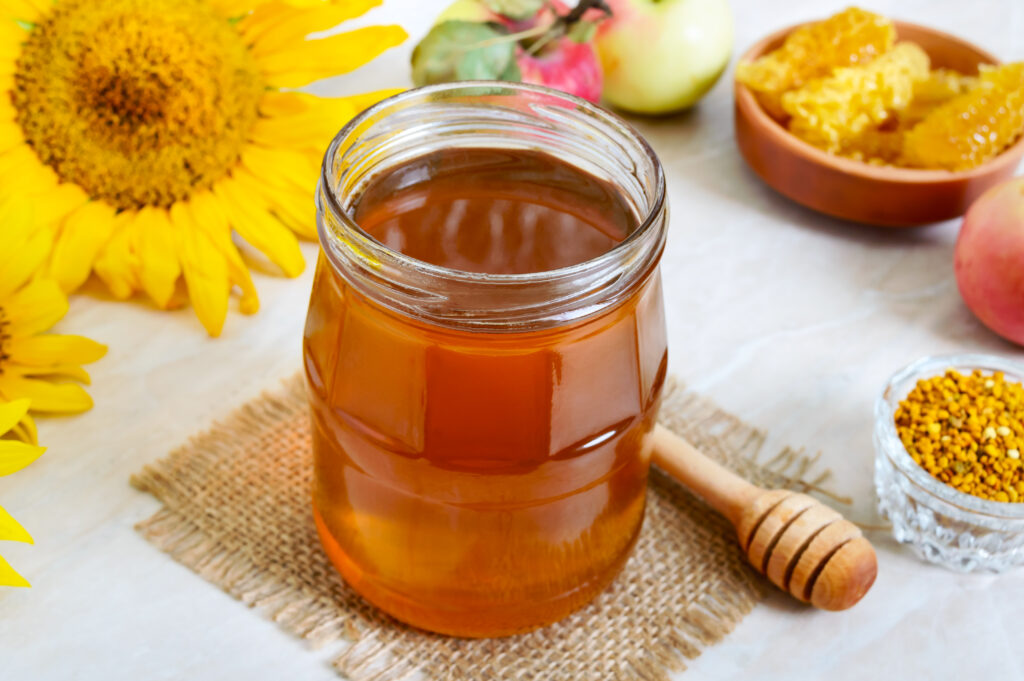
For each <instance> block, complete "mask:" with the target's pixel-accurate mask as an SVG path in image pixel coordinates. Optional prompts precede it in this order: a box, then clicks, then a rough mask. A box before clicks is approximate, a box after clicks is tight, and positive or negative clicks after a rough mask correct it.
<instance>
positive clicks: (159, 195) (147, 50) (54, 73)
mask: <svg viewBox="0 0 1024 681" xmlns="http://www.w3.org/2000/svg"><path fill="white" fill-rule="evenodd" d="M263 90H264V83H263V80H262V78H261V76H260V73H259V69H258V68H257V66H256V63H255V61H254V59H253V57H252V55H251V54H250V52H249V51H248V49H247V48H246V46H245V45H244V44H243V42H242V40H241V38H240V36H239V35H238V33H237V32H236V31H235V30H234V29H233V28H232V27H231V26H230V25H229V24H228V22H227V21H225V20H224V19H223V18H222V17H220V16H218V15H217V14H215V13H214V11H213V10H212V9H211V8H210V7H209V6H208V4H207V3H206V2H204V1H203V0H61V2H59V3H58V4H56V5H55V6H54V9H53V10H52V11H51V12H50V14H49V15H48V16H47V17H46V18H45V19H43V20H42V21H40V23H39V24H37V25H36V26H35V27H34V28H33V29H32V31H31V32H30V33H29V36H28V39H27V41H26V42H25V44H24V46H23V47H22V52H21V56H20V58H19V60H18V63H17V69H16V73H15V85H14V88H13V91H12V100H13V102H14V106H15V108H16V110H17V114H18V123H19V125H20V126H21V128H22V130H23V131H24V134H25V140H26V141H27V142H28V143H29V144H30V145H31V146H32V148H33V149H34V150H35V152H36V154H37V155H38V156H39V158H40V159H41V160H42V161H43V162H44V163H47V164H49V165H50V166H51V167H52V168H53V169H54V170H55V171H56V172H57V174H58V175H59V176H60V178H61V179H62V180H64V181H66V182H73V183H75V184H77V185H79V186H80V187H82V189H84V190H85V191H86V192H87V193H88V194H89V195H90V196H92V197H94V198H102V199H106V200H107V201H108V202H110V203H111V204H113V205H114V206H117V207H118V208H122V209H130V208H139V207H142V206H146V205H153V206H169V205H171V204H172V203H174V202H176V201H179V200H182V199H186V198H188V197H189V196H190V195H191V194H192V193H193V192H195V191H197V190H199V189H204V188H207V187H209V186H211V185H212V184H213V183H214V182H216V181H217V180H218V179H220V178H221V177H223V176H224V175H225V174H227V173H228V171H229V170H230V169H231V167H232V166H234V165H235V164H236V163H237V162H238V159H239V155H240V153H241V151H242V148H243V146H244V145H245V143H246V141H247V140H248V137H249V133H250V131H251V129H252V126H253V124H254V123H255V121H256V118H257V113H258V105H259V99H260V96H261V95H262V93H263Z"/></svg>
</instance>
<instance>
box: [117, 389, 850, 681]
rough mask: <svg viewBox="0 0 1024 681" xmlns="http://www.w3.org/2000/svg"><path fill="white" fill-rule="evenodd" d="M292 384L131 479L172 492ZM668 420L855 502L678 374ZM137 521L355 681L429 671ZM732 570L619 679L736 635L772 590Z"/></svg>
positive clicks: (284, 408) (778, 475) (283, 413)
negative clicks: (182, 472)
mask: <svg viewBox="0 0 1024 681" xmlns="http://www.w3.org/2000/svg"><path fill="white" fill-rule="evenodd" d="M283 383H284V389H283V390H282V391H280V392H275V393H270V392H267V393H264V394H262V395H261V396H260V397H259V398H257V399H255V400H253V401H251V402H249V403H247V404H245V405H244V406H242V407H241V408H239V409H238V410H237V411H236V412H235V413H234V414H232V415H231V416H229V417H228V418H227V419H226V420H224V421H222V422H218V423H215V424H214V426H213V427H212V428H210V429H209V430H208V431H206V432H204V433H202V434H200V435H197V436H194V437H193V438H192V439H191V440H190V441H189V442H188V443H187V444H186V445H184V446H183V447H181V448H179V449H178V450H176V451H174V452H172V453H171V454H170V455H169V456H168V457H167V458H166V459H161V460H160V461H157V462H155V463H153V464H151V465H149V466H146V467H145V468H143V469H142V470H141V471H140V472H139V473H138V474H136V475H133V476H132V478H131V484H132V485H133V486H134V487H136V488H137V489H139V490H141V491H144V492H148V493H150V494H152V495H154V496H155V497H156V498H157V499H160V500H165V499H166V495H165V494H164V492H165V491H167V490H168V489H169V487H170V486H171V485H173V480H172V479H171V478H170V477H169V475H168V473H169V471H168V468H167V462H168V461H169V460H171V459H173V458H175V457H183V456H187V457H188V458H189V459H190V460H201V459H209V458H217V457H219V456H221V455H222V454H223V453H224V452H225V451H227V450H228V449H230V448H234V447H236V446H237V445H238V440H239V437H240V435H241V436H245V435H246V434H251V433H255V432H258V431H260V430H262V429H265V428H268V427H270V426H273V425H275V424H277V423H281V422H282V421H284V420H286V419H288V418H290V417H293V416H296V415H297V414H299V413H301V412H305V410H306V409H307V402H306V397H305V385H304V382H303V379H302V376H301V374H299V375H296V376H294V377H293V378H291V379H288V380H286V381H284V382H283ZM659 420H660V421H661V423H662V424H663V425H665V426H666V427H668V428H669V429H671V430H673V431H675V432H676V433H677V434H679V435H681V436H682V437H684V438H686V439H688V440H689V441H690V442H692V443H693V444H694V445H695V446H696V447H698V448H699V449H701V450H702V451H703V452H704V453H705V454H706V455H708V456H709V457H711V458H713V459H715V460H717V461H719V462H720V463H722V464H723V465H725V466H727V467H728V468H731V469H733V470H734V471H736V472H737V473H739V474H741V475H743V476H744V477H746V478H747V479H748V480H750V481H751V482H753V483H755V484H758V485H763V486H770V487H788V488H791V489H795V490H799V491H804V492H811V493H819V494H822V495H824V496H828V497H830V498H832V499H833V500H836V501H839V502H840V503H849V501H848V500H847V499H844V498H842V497H837V496H835V495H834V494H832V493H830V492H829V491H828V490H826V489H824V488H823V485H824V483H826V482H827V480H828V479H829V478H830V475H831V473H830V471H828V470H825V469H822V468H821V467H820V465H819V459H820V454H817V455H813V456H811V455H807V454H806V453H804V452H803V451H802V450H796V449H792V448H789V447H786V448H783V449H782V450H780V451H779V452H777V453H775V454H774V455H771V456H769V457H768V458H765V457H764V451H763V450H764V446H765V439H766V438H765V434H764V433H763V432H762V431H760V430H758V429H756V428H754V427H752V426H750V425H748V424H746V423H744V422H743V421H742V420H740V419H739V418H737V417H735V416H734V415H732V414H729V413H728V412H725V411H723V410H722V409H720V408H719V407H718V406H717V405H715V404H714V403H713V402H711V401H710V400H708V399H706V398H703V397H701V396H699V395H696V394H694V393H692V392H689V391H686V390H685V389H684V388H683V387H682V386H681V385H680V384H679V383H678V382H677V381H675V380H672V379H670V380H669V384H668V386H667V387H666V390H665V399H664V403H663V406H662V409H661V413H660V416H659ZM659 479H662V484H664V481H667V480H668V478H667V476H665V475H664V474H663V473H661V472H660V471H658V470H654V471H652V484H657V483H658V480H659ZM669 484H671V483H669ZM136 529H137V530H138V531H139V532H140V533H141V534H142V536H143V537H145V538H146V539H147V540H148V541H149V542H151V543H152V544H153V545H154V546H156V547H157V548H159V549H160V550H161V551H164V552H165V553H167V554H169V555H170V556H171V557H172V558H174V559H175V560H176V561H178V562H179V563H181V564H182V565H185V566H186V567H188V568H190V569H191V570H193V571H194V572H196V573H197V574H199V575H200V576H202V577H203V578H204V579H206V580H207V581H209V582H211V583H213V584H215V585H217V586H219V587H220V588H221V589H223V590H224V591H225V592H226V593H228V594H230V595H231V596H233V597H234V598H236V599H237V600H239V601H241V602H243V603H245V604H246V605H247V606H249V607H251V608H254V609H257V610H259V611H261V612H262V613H264V614H265V615H266V616H267V617H269V618H270V619H271V620H273V621H274V622H277V623H278V624H279V625H280V626H282V627H284V628H285V629H286V630H288V631H289V632H291V633H292V634H294V635H296V636H299V637H301V638H303V639H305V640H307V641H309V642H310V643H311V645H313V646H315V647H320V646H323V645H325V644H328V643H332V642H339V641H347V642H348V643H349V645H348V647H347V648H346V649H345V650H344V652H342V653H341V654H340V655H339V656H338V657H337V658H336V659H335V660H334V663H333V665H334V667H335V669H337V670H338V671H339V672H340V673H342V674H344V675H345V676H347V677H348V678H350V679H351V680H352V681H405V680H406V679H413V678H416V677H417V676H422V673H421V672H422V665H421V664H419V663H418V662H417V661H416V660H414V659H411V658H410V657H409V656H407V655H406V654H404V647H403V646H402V643H403V642H407V641H403V636H397V637H395V636H393V637H390V640H385V638H384V637H382V636H380V633H379V632H378V631H376V630H373V629H371V628H369V627H367V626H366V625H365V624H364V623H362V622H360V621H359V620H360V618H359V616H358V614H357V613H355V612H351V613H344V614H340V615H339V613H338V608H337V606H336V605H335V604H334V603H333V602H332V601H331V600H330V599H328V598H326V597H324V596H323V595H320V594H317V593H313V592H312V591H311V590H310V589H308V588H307V587H305V586H303V585H301V584H298V583H297V582H296V581H295V579H294V578H293V577H292V576H290V575H289V574H288V572H287V571H286V570H284V569H279V568H275V567H272V566H257V565H255V564H254V562H253V560H252V559H251V557H250V556H249V555H247V554H246V553H245V552H244V551H242V550H233V551H232V550H227V549H225V548H224V547H223V546H221V545H220V543H219V542H218V541H217V540H216V539H214V538H212V537H209V536H207V535H206V534H205V533H204V532H203V531H202V530H201V529H200V528H198V527H197V526H196V525H194V524H193V523H192V522H190V521H189V520H188V519H187V518H185V517H184V516H183V515H181V514H180V513H178V512H176V511H175V510H174V509H173V508H170V507H168V506H164V507H163V508H161V509H160V510H159V511H157V512H156V513H155V514H154V515H153V516H151V517H150V518H148V519H146V520H144V521H141V522H139V523H138V524H137V525H136ZM723 577H724V579H722V580H721V582H720V583H719V584H718V585H717V588H716V589H715V590H714V591H712V592H709V593H707V594H705V595H704V596H703V597H701V598H700V599H699V600H697V601H696V602H694V603H693V604H691V606H690V607H689V608H688V609H687V610H686V611H685V612H683V613H682V614H681V615H680V616H678V617H677V618H676V620H675V624H676V628H675V630H674V631H672V632H670V633H669V635H668V636H665V637H663V640H659V641H650V642H649V645H647V646H645V650H646V655H645V656H642V657H633V658H630V659H629V661H628V666H627V667H624V668H621V669H619V670H617V671H616V672H615V673H614V675H613V679H614V681H667V680H668V679H669V673H671V672H679V671H683V670H685V669H686V662H685V661H686V660H692V659H694V658H696V657H697V656H699V655H700V653H701V652H702V650H703V649H704V648H706V647H708V646H711V645H714V644H715V643H717V642H718V641H720V640H722V638H723V637H725V636H726V635H727V634H728V633H730V632H731V631H732V630H733V629H734V628H735V626H736V625H737V624H738V623H739V622H740V620H741V619H742V618H743V617H744V616H745V615H747V614H748V613H749V612H750V611H751V610H752V609H753V608H754V606H755V605H756V604H757V602H758V601H760V600H761V599H762V598H763V597H764V595H765V593H766V590H767V589H770V588H771V587H770V585H768V584H767V582H765V581H764V580H763V579H762V578H761V577H760V576H758V575H757V574H755V573H754V572H753V570H749V571H747V573H746V574H745V575H744V576H743V577H742V578H740V579H736V578H733V577H732V576H728V575H725V576H723ZM446 678H449V676H448V675H446ZM450 678H456V677H450Z"/></svg>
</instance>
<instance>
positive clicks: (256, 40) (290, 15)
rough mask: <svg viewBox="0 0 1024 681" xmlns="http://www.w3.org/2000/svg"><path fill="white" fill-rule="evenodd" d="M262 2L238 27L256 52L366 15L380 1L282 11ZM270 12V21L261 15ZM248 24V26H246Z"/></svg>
mask: <svg viewBox="0 0 1024 681" xmlns="http://www.w3.org/2000/svg"><path fill="white" fill-rule="evenodd" d="M278 4H280V3H273V4H272V5H264V6H263V7H261V8H260V9H258V10H256V11H255V12H253V13H252V14H251V15H250V16H248V17H246V19H245V20H243V21H242V25H241V26H240V27H239V29H240V31H241V33H242V35H243V36H244V37H245V40H246V42H247V43H249V44H250V45H252V52H253V54H255V55H257V56H258V55H261V54H268V53H271V52H274V51H276V50H280V49H282V48H285V47H287V46H288V45H289V44H292V43H295V42H297V41H300V40H302V39H303V38H305V37H306V36H307V35H309V34H310V33H314V32H316V31H326V30H327V29H329V28H334V27H335V26H337V25H338V24H340V23H341V22H343V21H347V20H349V19H353V18H355V17H358V16H360V15H361V14H365V13H366V12H367V11H369V10H370V9H371V8H373V7H376V6H377V5H379V4H380V0H349V1H348V2H344V3H336V4H328V3H323V4H321V5H318V6H313V7H310V8H308V9H294V8H292V9H291V10H290V11H288V12H286V13H283V14H276V13H274V12H273V11H272V9H273V5H278ZM261 14H262V15H269V17H270V18H271V20H270V21H265V20H263V17H261V16H260V15H261ZM246 24H248V25H246Z"/></svg>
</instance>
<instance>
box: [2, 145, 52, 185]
mask: <svg viewBox="0 0 1024 681" xmlns="http://www.w3.org/2000/svg"><path fill="white" fill-rule="evenodd" d="M0 177H3V178H4V186H3V191H5V192H17V193H23V194H28V195H42V194H44V193H46V192H48V191H51V190H53V189H54V188H56V186H57V183H58V178H57V174H56V173H55V172H54V171H53V169H52V168H50V166H48V165H46V164H45V163H43V162H42V161H40V160H39V157H38V156H36V152H35V151H33V150H32V148H31V147H29V146H28V145H27V144H22V145H20V146H16V147H13V148H11V149H9V150H8V151H5V152H4V153H3V154H2V155H0Z"/></svg>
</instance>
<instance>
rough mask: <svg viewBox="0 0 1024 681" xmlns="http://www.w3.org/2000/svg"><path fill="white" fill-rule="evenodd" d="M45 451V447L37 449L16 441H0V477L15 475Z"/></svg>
mask: <svg viewBox="0 0 1024 681" xmlns="http://www.w3.org/2000/svg"><path fill="white" fill-rule="evenodd" d="M45 451H46V447H37V446H35V445H30V444H27V443H25V442H18V441H17V440H0V476H3V475H10V474H11V473H17V472H18V471H20V470H21V469H22V468H24V467H25V466H27V465H29V464H30V463H32V462H33V461H35V460H36V459H38V458H39V457H40V456H42V455H43V452H45Z"/></svg>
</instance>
